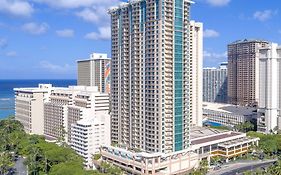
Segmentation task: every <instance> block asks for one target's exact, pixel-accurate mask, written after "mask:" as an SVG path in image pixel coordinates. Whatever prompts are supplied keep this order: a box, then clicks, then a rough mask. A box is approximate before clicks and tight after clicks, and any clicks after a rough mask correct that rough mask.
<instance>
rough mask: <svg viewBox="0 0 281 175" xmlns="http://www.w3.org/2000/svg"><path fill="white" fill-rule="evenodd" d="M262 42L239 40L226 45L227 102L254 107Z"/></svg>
mask: <svg viewBox="0 0 281 175" xmlns="http://www.w3.org/2000/svg"><path fill="white" fill-rule="evenodd" d="M267 45H268V42H267V41H262V40H247V39H245V40H239V41H235V42H233V43H231V44H229V45H228V86H227V91H228V101H229V102H230V103H232V104H237V105H242V106H255V105H257V102H258V97H259V87H258V86H259V74H258V72H259V49H260V48H264V47H266V46H267Z"/></svg>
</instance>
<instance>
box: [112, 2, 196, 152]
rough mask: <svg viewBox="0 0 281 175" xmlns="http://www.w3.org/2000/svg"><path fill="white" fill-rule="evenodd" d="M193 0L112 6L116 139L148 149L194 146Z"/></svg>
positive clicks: (165, 150) (170, 149)
mask: <svg viewBox="0 0 281 175" xmlns="http://www.w3.org/2000/svg"><path fill="white" fill-rule="evenodd" d="M191 3H192V2H191V1H188V0H177V1H172V0H155V1H147V0H135V1H129V2H128V3H122V4H120V6H119V7H116V8H112V9H110V10H109V13H110V15H111V31H112V66H111V68H112V70H111V74H112V76H111V78H112V82H111V87H112V88H111V104H112V106H111V107H112V109H111V110H112V111H111V118H112V142H116V143H118V144H122V145H125V146H126V147H130V148H137V149H141V150H145V151H147V152H162V153H171V152H174V151H180V150H183V149H187V148H189V145H190V140H189V129H190V122H191V121H190V119H191V115H192V112H191V108H190V103H192V100H191V99H192V97H191V93H190V92H191V89H190V79H191V74H190V71H189V69H190V57H189V53H190V50H189V47H190V46H189V35H190V33H189V22H190V21H189V10H190V4H191Z"/></svg>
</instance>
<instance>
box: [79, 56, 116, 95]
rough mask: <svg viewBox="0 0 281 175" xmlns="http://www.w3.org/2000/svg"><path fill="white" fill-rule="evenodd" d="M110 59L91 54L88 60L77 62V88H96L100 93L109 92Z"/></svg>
mask: <svg viewBox="0 0 281 175" xmlns="http://www.w3.org/2000/svg"><path fill="white" fill-rule="evenodd" d="M110 60H111V59H110V58H108V57H107V54H101V53H93V54H91V55H90V59H87V60H79V61H77V66H78V79H77V85H78V86H97V87H98V88H99V91H100V92H103V93H109V92H110Z"/></svg>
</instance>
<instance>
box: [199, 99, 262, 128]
mask: <svg viewBox="0 0 281 175" xmlns="http://www.w3.org/2000/svg"><path fill="white" fill-rule="evenodd" d="M203 116H204V121H207V124H208V123H209V124H211V123H212V122H213V123H214V124H221V125H225V126H231V127H233V126H235V125H238V124H240V123H244V122H246V121H249V122H250V121H253V122H255V120H256V118H257V109H256V108H253V107H244V106H236V105H231V104H223V103H210V102H203Z"/></svg>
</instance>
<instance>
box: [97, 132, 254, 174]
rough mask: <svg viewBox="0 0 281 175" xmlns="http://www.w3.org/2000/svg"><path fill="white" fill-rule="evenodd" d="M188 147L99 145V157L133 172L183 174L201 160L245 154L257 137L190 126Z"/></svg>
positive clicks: (196, 165) (227, 159) (232, 157)
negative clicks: (159, 150) (166, 150)
mask: <svg viewBox="0 0 281 175" xmlns="http://www.w3.org/2000/svg"><path fill="white" fill-rule="evenodd" d="M190 133H191V135H190V139H191V146H190V148H189V149H185V150H181V151H177V152H173V153H147V152H137V151H135V150H130V149H128V148H118V147H113V146H103V147H101V154H102V160H103V161H107V162H110V163H112V164H114V165H116V166H118V167H120V168H122V169H123V170H125V171H127V172H129V173H133V174H145V175H148V174H152V175H168V174H183V173H186V172H189V171H191V170H192V169H193V168H196V167H198V165H199V162H200V160H202V159H207V160H208V161H210V158H211V157H213V156H221V157H223V158H225V160H226V161H227V162H228V161H229V160H230V159H235V158H236V157H237V156H240V155H242V154H245V153H247V152H248V151H249V148H250V147H251V146H253V145H258V141H259V138H251V137H247V136H246V134H245V133H239V132H233V131H224V130H217V129H211V128H206V127H193V128H192V129H191V132H190Z"/></svg>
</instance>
